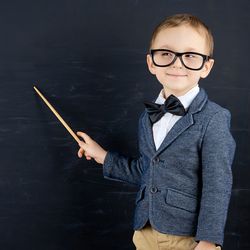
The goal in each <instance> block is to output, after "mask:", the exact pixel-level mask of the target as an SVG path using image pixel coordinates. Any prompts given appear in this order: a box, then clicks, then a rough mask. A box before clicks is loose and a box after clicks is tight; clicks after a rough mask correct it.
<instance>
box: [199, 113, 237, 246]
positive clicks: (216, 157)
mask: <svg viewBox="0 0 250 250" xmlns="http://www.w3.org/2000/svg"><path fill="white" fill-rule="evenodd" d="M230 118H231V115H230V112H229V111H228V110H226V109H223V110H222V112H221V111H220V112H217V113H215V114H214V115H213V117H212V118H211V119H210V121H209V123H208V126H207V128H206V131H205V134H204V137H203V142H202V148H201V158H202V159H201V164H202V194H201V201H200V210H199V216H198V226H197V232H196V237H195V239H196V240H197V241H200V240H204V241H209V242H213V243H215V244H217V245H221V246H222V245H223V240H224V228H225V224H226V218H227V211H228V206H229V201H230V197H231V189H232V170H231V165H232V162H233V158H234V153H235V147H236V144H235V141H234V139H233V137H232V135H231V133H230Z"/></svg>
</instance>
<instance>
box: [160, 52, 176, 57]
mask: <svg viewBox="0 0 250 250" xmlns="http://www.w3.org/2000/svg"><path fill="white" fill-rule="evenodd" d="M161 56H165V57H172V56H173V54H172V53H170V52H168V51H162V53H161Z"/></svg>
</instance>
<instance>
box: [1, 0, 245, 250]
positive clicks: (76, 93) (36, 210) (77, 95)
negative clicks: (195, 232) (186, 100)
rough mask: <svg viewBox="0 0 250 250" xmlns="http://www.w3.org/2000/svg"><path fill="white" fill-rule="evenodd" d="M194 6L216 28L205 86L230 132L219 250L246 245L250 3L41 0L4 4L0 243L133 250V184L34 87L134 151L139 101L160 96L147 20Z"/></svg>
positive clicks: (103, 139) (95, 131)
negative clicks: (104, 162) (226, 116)
mask: <svg viewBox="0 0 250 250" xmlns="http://www.w3.org/2000/svg"><path fill="white" fill-rule="evenodd" d="M180 12H190V13H192V14H194V15H197V16H199V17H200V18H201V19H202V20H204V21H205V22H206V23H207V24H208V26H210V27H211V29H212V31H213V34H214V36H215V60H216V62H215V67H214V69H213V71H212V73H211V75H210V76H209V77H208V78H207V79H205V80H204V81H202V82H201V83H200V84H201V86H202V87H204V88H205V89H206V91H207V92H208V94H209V97H210V99H211V100H214V101H216V102H217V103H219V104H220V105H222V106H224V107H226V108H228V109H229V110H230V111H231V113H232V133H233V135H234V137H235V139H236V142H237V152H236V157H235V161H234V165H233V172H234V186H233V193H232V199H231V203H230V209H229V215H228V221H227V225H226V230H225V233H226V234H225V247H224V249H225V250H237V249H240V250H247V249H250V240H249V232H250V214H249V209H250V185H249V179H250V168H249V166H250V154H249V152H250V146H249V138H250V135H249V129H250V125H249V124H250V123H249V121H250V111H249V110H250V109H249V104H250V103H249V100H250V87H249V79H248V78H249V77H248V76H249V71H250V68H249V60H248V59H249V58H248V54H249V53H248V50H249V43H250V35H249V32H248V31H249V26H250V19H249V13H250V4H249V1H246V0H245V1H244V0H243V1H234V0H229V1H226V0H223V1H215V0H209V1H208V0H207V1H195V0H194V1H181V0H167V1H166V0H165V1H149V0H144V1H139V0H127V1H116V0H108V1H101V0H91V1H90V0H71V1H67V0H60V1H59V0H52V1H46V0H37V1H1V5H0V31H1V39H0V80H1V82H0V141H1V144H0V145H1V148H0V150H1V157H0V192H1V193H0V235H1V237H0V248H1V249H4V250H12V249H20V250H24V249H25V250H27V249H32V250H33V249H36V250H45V249H46V250H57V249H58V250H66V249H67V250H68V249H74V250H78V249H79V250H80V249H81V250H82V249H84V250H96V249H100V248H101V249H109V250H111V249H112V250H116V249H120V250H130V249H134V247H133V244H132V241H131V237H132V234H133V230H132V220H133V209H134V199H135V192H136V191H137V188H136V187H133V186H129V185H127V184H124V183H120V182H112V181H109V180H105V179H104V178H103V175H102V168H101V165H98V164H96V163H95V162H93V161H86V160H84V159H79V158H78V157H77V150H78V145H77V143H76V142H75V141H74V139H73V138H72V137H71V136H70V135H69V133H68V132H67V131H66V130H65V128H63V127H62V125H61V124H60V123H59V121H58V120H57V119H56V118H55V117H54V115H53V114H52V113H51V112H50V111H49V110H48V108H47V107H46V106H45V104H44V103H43V102H42V101H41V99H40V98H39V97H38V96H37V95H36V94H35V92H34V90H33V85H34V84H35V85H37V87H38V88H39V89H40V90H41V91H42V92H43V93H44V94H45V96H46V97H47V98H48V99H49V100H50V102H51V103H52V104H53V105H54V106H55V108H56V109H57V110H58V112H59V113H60V114H61V115H62V116H63V118H64V119H65V120H66V121H67V122H68V123H69V124H70V125H71V126H72V128H73V129H74V131H77V130H82V131H85V132H87V133H88V134H89V135H90V136H92V137H93V138H94V139H95V140H96V141H98V142H99V143H100V144H101V145H102V146H103V147H104V148H106V149H109V150H118V151H120V152H123V153H124V154H129V155H132V156H136V155H137V121H138V118H139V115H140V113H141V112H142V110H143V104H142V102H143V101H144V100H146V99H147V100H150V99H152V98H154V97H155V96H156V95H158V92H159V90H160V85H159V84H158V83H157V81H156V80H155V79H154V78H153V77H152V76H151V75H150V74H149V73H148V71H147V67H146V62H145V58H146V53H147V48H148V43H149V40H150V35H151V32H152V30H153V28H154V27H155V26H156V25H157V24H158V23H159V22H160V21H161V20H162V19H163V18H164V17H165V16H167V15H171V14H174V13H180Z"/></svg>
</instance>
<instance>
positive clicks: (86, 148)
mask: <svg viewBox="0 0 250 250" xmlns="http://www.w3.org/2000/svg"><path fill="white" fill-rule="evenodd" d="M77 135H78V136H80V137H81V138H82V139H83V140H84V141H81V142H80V143H79V147H80V149H79V150H78V157H79V158H82V156H83V154H84V155H85V157H86V159H87V160H91V159H92V158H94V160H95V161H96V162H97V163H100V164H103V163H104V159H105V157H106V154H107V151H106V150H104V149H103V148H102V147H101V146H100V145H99V144H98V143H96V142H95V141H94V140H92V139H91V138H90V137H89V136H88V135H87V134H85V133H83V132H77Z"/></svg>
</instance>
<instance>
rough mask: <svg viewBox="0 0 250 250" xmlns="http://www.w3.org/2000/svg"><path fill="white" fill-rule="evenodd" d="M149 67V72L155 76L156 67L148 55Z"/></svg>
mask: <svg viewBox="0 0 250 250" xmlns="http://www.w3.org/2000/svg"><path fill="white" fill-rule="evenodd" d="M147 65H148V70H149V71H150V73H151V74H153V75H155V65H154V63H153V60H152V57H151V55H149V54H147Z"/></svg>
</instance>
